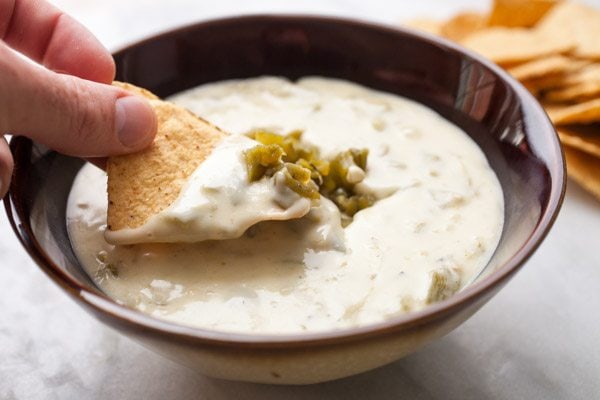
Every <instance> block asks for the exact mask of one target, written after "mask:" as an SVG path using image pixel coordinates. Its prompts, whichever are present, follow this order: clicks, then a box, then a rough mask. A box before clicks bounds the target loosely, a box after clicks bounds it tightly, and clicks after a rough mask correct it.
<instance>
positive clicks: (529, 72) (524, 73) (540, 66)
mask: <svg viewBox="0 0 600 400" xmlns="http://www.w3.org/2000/svg"><path fill="white" fill-rule="evenodd" d="M572 64H573V61H572V60H571V59H570V58H569V57H565V56H560V55H556V56H549V57H544V58H540V59H537V60H532V61H529V62H526V63H523V64H519V65H517V66H515V67H512V68H508V69H507V71H508V72H509V73H510V74H511V75H512V76H513V77H515V78H516V79H518V80H520V81H524V80H528V79H535V78H540V77H543V76H546V75H548V74H562V73H564V72H566V71H570V70H571V68H572Z"/></svg>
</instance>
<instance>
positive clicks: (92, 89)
mask: <svg viewBox="0 0 600 400" xmlns="http://www.w3.org/2000/svg"><path fill="white" fill-rule="evenodd" d="M17 52H19V53H21V54H22V55H25V56H27V57H29V58H30V59H31V60H33V61H35V62H37V63H39V64H36V63H33V62H31V60H28V59H26V58H25V57H22V56H21V55H20V54H17ZM40 64H41V65H40ZM114 75H115V64H114V61H113V59H112V57H111V55H110V54H109V53H108V51H107V50H106V49H105V48H104V47H103V46H102V45H101V44H100V42H98V40H97V39H96V38H95V37H94V36H93V35H92V34H91V33H90V32H89V31H88V30H87V29H85V28H84V27H83V26H82V25H81V24H79V23H78V22H76V21H75V20H74V19H72V18H71V17H69V16H68V15H66V14H64V13H62V12H61V11H60V10H58V9H56V8H55V7H54V6H52V5H50V4H49V3H46V2H45V1H43V0H0V198H2V197H3V196H4V195H5V193H6V191H7V190H8V185H9V182H10V177H11V175H12V168H13V160H12V156H11V154H10V150H9V148H8V144H7V142H6V139H5V138H4V135H5V134H7V133H11V134H13V135H23V136H27V137H30V138H31V139H33V140H35V141H36V142H39V143H43V144H45V145H47V146H48V147H50V148H53V149H55V150H57V151H60V152H62V153H64V154H68V155H72V156H79V157H89V158H93V157H105V156H109V155H117V154H123V153H129V152H132V151H136V150H140V149H143V148H144V147H146V146H148V145H149V144H150V143H151V142H152V140H153V138H154V135H155V133H156V116H155V114H154V112H153V111H152V109H151V108H150V106H149V105H148V103H147V102H146V101H145V100H144V99H142V98H141V97H138V96H133V95H131V94H130V93H128V92H125V91H123V90H121V89H118V88H115V87H112V86H109V85H108V84H110V83H111V82H112V80H113V79H114Z"/></svg>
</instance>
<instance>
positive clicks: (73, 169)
mask: <svg viewBox="0 0 600 400" xmlns="http://www.w3.org/2000/svg"><path fill="white" fill-rule="evenodd" d="M115 60H116V63H117V71H118V72H117V79H118V80H123V81H128V82H131V83H134V84H136V85H139V86H142V87H146V88H148V89H150V90H151V91H153V92H155V93H157V94H158V95H160V96H167V95H170V94H173V93H176V92H178V91H181V90H184V89H187V88H190V87H193V86H196V85H199V84H202V83H206V82H213V81H218V80H223V79H233V78H247V77H254V76H260V75H278V76H284V77H288V78H290V79H296V78H299V77H302V76H307V75H320V76H327V77H335V78H341V79H347V80H350V81H354V82H357V83H360V84H362V85H365V86H369V87H371V88H374V89H378V90H383V91H386V92H391V93H395V94H399V95H402V96H406V97H409V98H412V99H414V100H417V101H419V102H421V103H423V104H425V105H427V106H428V107H430V108H432V109H434V110H436V111H437V112H439V113H440V114H442V115H443V116H444V117H445V118H447V119H448V120H450V121H452V122H453V123H455V124H456V125H458V126H460V127H461V128H462V129H463V130H465V131H466V132H467V133H468V134H469V135H470V136H471V137H472V138H473V139H474V140H475V141H476V142H477V143H478V145H479V146H480V147H481V148H482V149H483V151H484V152H485V154H486V156H487V158H488V160H489V162H490V164H491V166H492V167H493V169H494V170H495V172H496V174H497V176H498V178H499V180H500V183H501V185H502V189H503V191H504V201H505V225H504V230H503V234H502V237H501V240H500V243H499V246H498V248H497V251H496V252H495V254H494V256H493V257H492V259H491V261H490V262H489V264H488V266H487V267H486V268H485V270H484V271H483V272H482V274H481V275H480V276H479V277H478V278H477V281H481V280H484V279H486V277H488V276H489V275H490V274H494V272H496V271H497V270H498V269H502V268H506V270H505V271H504V272H506V273H508V272H514V271H512V270H515V269H516V268H517V267H518V266H519V265H520V264H521V263H522V261H523V260H524V259H526V258H527V257H528V255H529V254H530V253H531V251H533V250H534V249H535V247H536V246H537V244H538V243H539V241H540V240H541V239H542V238H543V236H544V234H545V232H546V230H547V229H548V228H549V226H550V225H551V222H552V221H553V219H554V216H555V214H556V212H557V211H558V207H559V205H560V201H561V199H562V194H563V189H564V187H563V185H564V167H563V160H562V156H561V152H560V147H559V144H558V141H557V139H556V137H555V135H554V133H553V132H554V131H553V128H552V126H551V125H550V123H549V121H548V120H547V118H546V116H545V114H544V113H543V111H541V108H539V107H538V106H537V104H536V103H535V101H533V99H532V98H531V97H530V96H529V94H528V93H527V92H526V91H525V90H524V89H523V88H521V87H520V86H519V85H518V84H516V83H514V82H513V81H512V80H511V79H510V78H508V77H507V76H506V75H505V74H504V73H503V72H501V71H500V70H499V69H497V68H496V67H494V66H491V65H490V64H487V63H485V62H481V60H479V59H478V58H477V57H475V56H470V55H468V54H465V53H463V52H461V51H458V50H456V48H455V47H454V46H453V45H451V44H446V43H443V42H440V41H439V40H434V39H430V38H428V37H425V36H421V35H418V34H415V33H410V32H407V31H400V30H395V29H391V28H389V29H388V28H384V27H379V26H374V25H370V24H364V23H359V22H353V21H345V20H338V19H331V18H315V17H302V16H295V17H286V16H282V17H274V16H268V17H267V16H254V17H240V18H231V19H225V20H218V21H211V22H206V23H201V24H198V25H194V26H191V27H186V28H183V29H180V30H177V31H173V32H170V33H166V34H163V35H160V36H158V37H156V38H152V39H148V40H146V41H143V42H141V43H138V44H136V45H133V46H131V47H128V48H126V49H124V50H122V51H120V52H118V53H117V54H116V55H115ZM11 147H12V151H13V153H14V155H15V160H16V168H15V176H14V179H13V184H12V187H11V194H10V198H9V199H8V200H7V202H6V205H7V211H8V212H9V215H10V216H11V220H12V221H13V223H14V226H15V229H16V230H17V233H18V234H19V236H20V238H21V240H22V241H23V243H24V244H25V246H26V247H27V249H28V250H29V252H30V254H31V255H32V257H33V258H34V259H35V260H36V261H37V262H38V264H40V265H41V266H42V267H43V268H44V269H45V270H46V272H48V273H50V274H51V275H54V276H56V277H58V278H59V279H58V280H59V281H63V282H67V285H66V286H69V285H70V286H71V287H73V288H77V287H85V288H86V289H87V290H90V291H93V292H96V293H98V294H100V291H99V290H98V289H97V288H96V287H95V285H94V284H93V282H92V281H91V280H90V279H89V278H88V276H87V275H86V274H85V272H84V271H83V269H82V268H81V267H80V265H79V263H78V261H77V258H76V257H75V255H74V253H73V250H72V248H71V244H70V241H69V238H68V235H67V229H66V223H65V211H66V203H67V197H68V194H69V190H70V187H71V184H72V181H73V179H74V177H75V175H76V173H77V171H78V170H79V168H80V167H81V166H82V163H83V162H82V161H81V160H79V159H75V158H71V157H67V156H63V155H60V154H57V153H55V152H53V151H49V150H48V149H46V148H44V147H43V146H41V145H38V144H35V143H31V141H29V140H27V139H24V138H15V139H14V140H13V141H12V143H11ZM509 269H512V270H511V271H509ZM63 287H64V285H63Z"/></svg>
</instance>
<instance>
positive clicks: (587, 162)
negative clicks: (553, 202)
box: [563, 146, 600, 200]
mask: <svg viewBox="0 0 600 400" xmlns="http://www.w3.org/2000/svg"><path fill="white" fill-rule="evenodd" d="M563 149H564V151H565V158H566V159H567V173H568V175H569V177H571V178H572V179H573V180H574V181H575V182H577V183H578V184H580V185H581V186H582V187H583V188H584V189H585V190H587V191H588V192H590V193H591V194H593V195H594V196H595V197H596V198H597V199H598V200H600V158H598V157H594V156H592V155H589V154H587V153H585V152H583V151H579V150H575V149H573V148H571V147H569V146H564V148H563Z"/></svg>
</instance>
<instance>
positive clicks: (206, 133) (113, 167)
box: [106, 83, 226, 231]
mask: <svg viewBox="0 0 600 400" xmlns="http://www.w3.org/2000/svg"><path fill="white" fill-rule="evenodd" d="M116 85H117V86H120V87H122V88H124V89H127V90H130V91H132V92H134V93H136V94H140V95H142V96H144V97H146V98H147V99H148V102H149V103H150V105H151V106H152V107H153V109H154V111H155V112H156V116H157V120H158V131H157V134H156V138H155V139H154V142H153V143H152V145H150V146H149V147H148V148H146V149H144V150H142V151H140V152H137V153H133V154H128V155H122V156H116V157H110V158H109V159H108V163H107V168H106V172H107V174H108V229H110V230H113V231H116V230H120V229H124V228H137V227H139V226H141V225H143V224H144V223H145V222H146V221H147V220H148V218H150V217H151V216H153V215H156V214H158V213H159V212H161V211H162V210H164V209H165V208H167V207H168V206H170V205H171V204H172V203H173V202H174V201H175V200H176V199H177V197H178V196H179V193H180V191H181V189H182V187H183V186H184V184H185V182H186V181H187V178H188V177H189V176H190V175H191V174H192V173H193V172H194V171H195V170H196V168H197V167H198V166H199V165H200V164H201V163H202V162H203V161H204V160H205V159H206V158H207V157H208V156H209V155H210V154H211V152H212V150H213V148H214V147H215V146H216V144H217V143H218V142H219V141H221V139H223V138H224V137H225V136H226V133H224V132H223V131H221V130H219V129H218V128H217V127H215V126H213V125H211V124H210V123H208V122H207V121H204V120H203V119H201V118H199V117H197V116H196V115H194V114H193V113H191V112H190V111H188V110H186V109H184V108H182V107H179V106H176V105H175V104H172V103H169V102H166V101H162V100H159V99H158V98H157V97H156V96H154V95H153V94H151V93H150V92H148V91H146V90H144V89H141V88H137V87H134V86H132V85H123V84H119V83H117V84H116Z"/></svg>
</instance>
